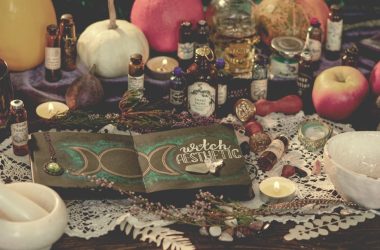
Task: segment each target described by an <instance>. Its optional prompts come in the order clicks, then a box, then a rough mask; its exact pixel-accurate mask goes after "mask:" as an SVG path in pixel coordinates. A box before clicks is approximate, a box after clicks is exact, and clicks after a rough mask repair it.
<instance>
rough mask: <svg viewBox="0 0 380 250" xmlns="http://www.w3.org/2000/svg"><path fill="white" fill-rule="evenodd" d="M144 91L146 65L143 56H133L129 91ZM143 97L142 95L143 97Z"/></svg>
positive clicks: (130, 66)
mask: <svg viewBox="0 0 380 250" xmlns="http://www.w3.org/2000/svg"><path fill="white" fill-rule="evenodd" d="M143 89H144V63H143V60H142V55H141V54H138V53H136V54H133V55H131V57H130V60H129V68H128V90H141V93H143ZM141 96H142V95H141Z"/></svg>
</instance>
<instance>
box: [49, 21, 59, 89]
mask: <svg viewBox="0 0 380 250" xmlns="http://www.w3.org/2000/svg"><path fill="white" fill-rule="evenodd" d="M46 29H47V36H46V47H45V79H46V80H47V81H49V82H56V81H59V80H60V79H61V77H62V75H61V47H60V39H59V30H58V26H57V25H55V24H50V25H49V26H47V28H46Z"/></svg>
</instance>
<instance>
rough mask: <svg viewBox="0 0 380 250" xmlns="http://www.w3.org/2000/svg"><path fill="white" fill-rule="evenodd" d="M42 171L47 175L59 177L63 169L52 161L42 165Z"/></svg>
mask: <svg viewBox="0 0 380 250" xmlns="http://www.w3.org/2000/svg"><path fill="white" fill-rule="evenodd" d="M44 171H45V172H46V173H47V174H49V175H54V176H59V175H62V174H63V172H64V169H63V168H62V167H61V166H60V165H59V164H58V163H57V162H54V161H49V162H47V163H45V165H44Z"/></svg>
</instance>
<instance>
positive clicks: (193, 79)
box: [187, 47, 218, 117]
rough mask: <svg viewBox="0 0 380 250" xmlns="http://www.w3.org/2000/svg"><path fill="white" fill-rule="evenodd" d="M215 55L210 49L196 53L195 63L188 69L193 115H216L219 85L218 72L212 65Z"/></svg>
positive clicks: (189, 106) (188, 89)
mask: <svg viewBox="0 0 380 250" xmlns="http://www.w3.org/2000/svg"><path fill="white" fill-rule="evenodd" d="M213 60H214V53H213V52H212V50H211V49H210V48H209V47H202V48H198V49H197V50H196V51H195V61H194V63H193V64H192V65H191V66H190V67H189V68H188V70H187V73H188V78H189V85H188V87H187V104H188V111H189V112H190V113H191V114H192V115H196V116H203V117H210V116H215V115H216V108H217V104H216V101H217V96H218V84H217V81H216V70H215V67H214V66H213V65H212V64H211V62H212V61H213Z"/></svg>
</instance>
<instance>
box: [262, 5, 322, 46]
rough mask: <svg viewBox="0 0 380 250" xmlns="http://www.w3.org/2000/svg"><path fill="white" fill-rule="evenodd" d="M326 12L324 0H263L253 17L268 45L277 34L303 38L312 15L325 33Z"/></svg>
mask: <svg viewBox="0 0 380 250" xmlns="http://www.w3.org/2000/svg"><path fill="white" fill-rule="evenodd" d="M328 14H329V8H328V6H327V5H326V3H325V1H324V0H263V1H262V2H261V3H260V4H259V5H258V6H257V8H256V10H255V19H256V27H257V30H258V32H259V34H260V36H261V39H262V40H263V41H264V42H265V43H266V44H268V45H269V44H270V42H271V40H272V38H274V37H277V36H295V37H298V38H300V39H303V40H305V39H306V33H307V28H308V27H309V21H310V18H312V17H316V18H318V20H319V22H320V23H321V28H322V30H323V32H324V34H325V32H326V23H327V18H328ZM323 37H325V36H323ZM323 39H324V38H323Z"/></svg>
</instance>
